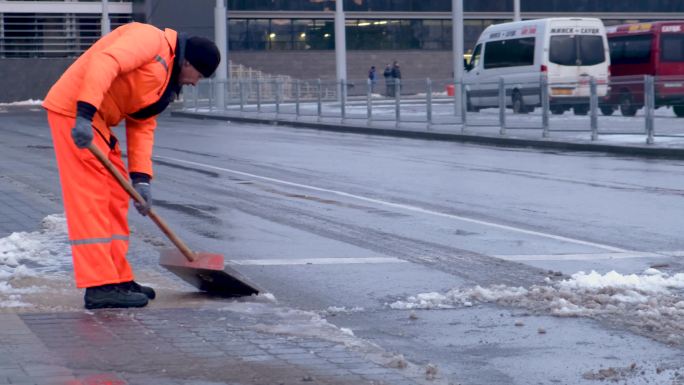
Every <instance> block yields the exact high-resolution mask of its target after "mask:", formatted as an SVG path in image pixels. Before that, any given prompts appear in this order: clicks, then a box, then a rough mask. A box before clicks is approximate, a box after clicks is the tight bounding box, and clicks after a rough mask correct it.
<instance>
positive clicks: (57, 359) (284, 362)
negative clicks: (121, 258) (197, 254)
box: [0, 309, 442, 385]
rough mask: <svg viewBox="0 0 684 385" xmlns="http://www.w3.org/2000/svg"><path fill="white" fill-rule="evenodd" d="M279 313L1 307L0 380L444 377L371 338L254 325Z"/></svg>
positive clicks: (268, 382) (385, 380)
mask: <svg viewBox="0 0 684 385" xmlns="http://www.w3.org/2000/svg"><path fill="white" fill-rule="evenodd" d="M276 322H278V321H277V320H274V319H272V318H271V319H269V317H265V316H264V315H249V314H245V313H239V312H237V313H236V312H230V311H225V310H218V309H202V310H193V309H140V310H133V311H129V310H126V311H122V310H101V311H97V312H87V311H83V312H71V313H39V314H20V315H15V314H0V340H1V341H3V343H2V344H1V345H0V357H2V359H0V384H35V385H52V384H60V385H61V384H69V385H88V384H98V385H99V384H117V385H122V384H131V385H132V384H140V385H153V384H159V385H161V384H164V385H175V384H188V385H208V384H231V385H246V384H263V385H279V384H282V385H294V384H300V385H302V384H303V385H306V384H330V385H338V384H339V385H342V384H349V385H351V384H354V385H359V384H377V385H379V384H388V385H389V384H391V385H408V384H424V383H431V384H439V383H442V382H441V381H440V380H439V378H437V379H434V380H431V381H429V380H427V379H426V378H425V374H424V371H423V372H422V373H421V368H420V367H417V366H415V365H414V366H413V367H411V366H409V367H403V366H405V365H404V364H397V365H393V364H391V363H392V361H391V360H389V357H388V356H383V354H382V352H381V351H380V350H379V348H377V347H374V346H373V345H368V344H365V345H364V344H363V343H361V344H358V345H355V346H347V345H346V344H342V343H340V342H339V341H331V340H327V339H324V338H320V337H316V336H307V335H299V336H297V335H292V334H281V333H273V332H268V331H265V330H259V327H255V326H260V327H261V328H267V327H268V325H269V324H270V325H271V326H274V325H275V324H274V323H276ZM383 360H385V362H380V361H383ZM394 362H399V361H394ZM402 367H403V368H402ZM421 376H422V377H421Z"/></svg>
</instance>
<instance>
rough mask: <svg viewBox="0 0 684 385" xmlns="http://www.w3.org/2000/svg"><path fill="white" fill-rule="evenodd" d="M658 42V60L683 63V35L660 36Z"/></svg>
mask: <svg viewBox="0 0 684 385" xmlns="http://www.w3.org/2000/svg"><path fill="white" fill-rule="evenodd" d="M661 39H662V40H661V41H660V60H661V61H669V62H684V35H669V34H668V35H666V34H663V35H662V38H661Z"/></svg>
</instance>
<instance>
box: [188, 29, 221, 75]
mask: <svg viewBox="0 0 684 385" xmlns="http://www.w3.org/2000/svg"><path fill="white" fill-rule="evenodd" d="M185 59H186V60H187V61H189V62H190V64H192V66H193V67H195V69H196V70H197V71H199V72H200V73H201V74H202V76H204V77H205V78H208V77H210V76H211V75H212V74H213V73H214V71H216V67H218V65H219V62H220V61H221V54H220V53H219V50H218V48H217V47H216V44H214V42H213V41H211V40H209V39H206V38H203V37H199V36H193V37H190V38H188V41H187V43H186V44H185Z"/></svg>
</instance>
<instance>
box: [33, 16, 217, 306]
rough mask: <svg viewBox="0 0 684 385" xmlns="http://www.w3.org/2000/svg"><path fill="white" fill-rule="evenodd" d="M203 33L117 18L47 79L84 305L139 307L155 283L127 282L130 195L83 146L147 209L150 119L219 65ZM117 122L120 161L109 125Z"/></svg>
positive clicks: (48, 107) (144, 212)
mask: <svg viewBox="0 0 684 385" xmlns="http://www.w3.org/2000/svg"><path fill="white" fill-rule="evenodd" d="M220 60H221V59H220V54H219V51H218V49H217V47H216V45H215V44H214V43H213V42H211V41H210V40H208V39H205V38H202V37H197V36H193V37H189V36H187V35H185V34H182V33H177V32H176V31H174V30H171V29H166V30H163V31H162V30H160V29H157V28H156V27H154V26H151V25H148V24H142V23H130V24H126V25H123V26H121V27H119V28H117V29H115V30H114V31H112V32H111V33H109V34H107V35H106V36H104V37H102V38H101V39H100V40H98V41H97V42H96V43H95V44H93V46H92V47H90V48H89V49H88V50H87V51H85V52H84V53H83V54H82V55H81V56H80V57H79V58H78V59H77V60H76V61H75V62H74V63H73V64H72V65H71V66H70V67H69V68H68V69H67V70H66V72H65V73H64V74H63V75H62V76H61V78H60V79H59V80H58V81H57V82H56V83H55V84H54V85H53V86H52V88H51V89H50V91H49V92H48V94H47V96H46V97H45V101H44V102H43V107H44V108H45V109H46V110H47V118H48V123H49V125H50V129H51V132H52V139H53V142H54V148H55V154H56V157H57V166H58V168H59V175H60V181H61V185H62V196H63V201H64V208H65V211H66V219H67V227H68V230H69V242H70V244H71V252H72V256H73V263H74V275H75V279H76V286H77V287H79V288H85V289H86V290H85V295H84V301H85V307H86V308H88V309H96V308H127V307H143V306H145V305H147V303H148V300H149V299H154V297H155V292H154V289H152V288H150V287H147V286H142V285H140V284H138V283H137V282H135V280H134V276H133V272H132V269H131V267H130V266H129V264H128V261H127V260H126V253H127V251H128V237H129V227H128V205H129V197H128V194H127V193H126V192H125V191H124V189H123V188H122V187H121V186H119V184H118V183H117V181H116V180H115V179H114V177H113V176H111V174H109V172H108V171H107V170H106V169H105V168H104V166H102V165H101V164H100V163H99V161H98V160H97V158H95V157H94V155H92V153H91V152H90V151H89V150H88V149H87V147H88V146H89V145H90V144H91V143H94V145H95V146H97V147H98V148H99V149H100V150H101V151H102V152H103V153H104V154H106V156H107V157H108V158H109V160H111V162H112V163H113V164H114V165H115V167H116V168H117V169H118V170H119V171H120V172H121V173H122V174H123V175H130V178H131V181H132V183H133V187H134V188H135V189H136V191H138V193H140V195H141V196H142V197H143V198H144V199H145V202H146V204H144V205H143V204H138V203H137V202H136V203H135V206H136V208H137V209H138V211H139V212H140V213H141V214H142V215H147V213H148V212H149V209H150V205H151V203H152V201H151V189H150V181H151V180H152V177H153V172H152V147H153V144H154V130H155V127H156V125H157V123H156V116H157V115H158V114H159V113H161V112H162V111H163V110H164V109H165V108H166V107H167V106H168V105H169V103H170V102H171V101H172V100H173V99H174V98H175V97H176V96H177V95H178V93H179V92H180V89H181V86H183V85H193V86H194V85H196V84H197V82H198V81H199V79H201V78H203V77H205V78H206V77H210V76H211V75H212V74H213V73H214V71H215V70H216V67H217V66H218V64H219V62H220ZM121 121H125V123H126V141H127V155H128V165H127V166H126V165H124V162H123V160H122V158H121V149H120V148H119V141H118V140H117V138H116V136H114V133H113V132H112V127H114V126H116V125H118V124H119V123H120V122H121Z"/></svg>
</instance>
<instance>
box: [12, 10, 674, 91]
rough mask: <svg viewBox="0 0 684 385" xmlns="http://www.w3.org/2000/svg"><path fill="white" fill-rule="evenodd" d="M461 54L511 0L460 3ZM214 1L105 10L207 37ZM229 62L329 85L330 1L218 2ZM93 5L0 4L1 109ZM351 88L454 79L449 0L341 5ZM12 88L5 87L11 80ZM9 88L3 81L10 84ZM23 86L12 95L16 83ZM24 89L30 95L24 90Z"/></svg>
mask: <svg viewBox="0 0 684 385" xmlns="http://www.w3.org/2000/svg"><path fill="white" fill-rule="evenodd" d="M463 1H464V11H465V15H464V28H463V29H464V41H465V48H466V50H468V49H469V48H471V47H472V46H473V44H474V42H475V41H476V40H477V37H478V36H479V34H480V32H481V31H482V30H483V29H484V28H486V27H487V26H488V25H490V24H495V23H501V22H505V21H510V20H511V19H512V17H513V0H463ZM520 3H521V14H522V17H523V19H533V18H542V17H554V16H557V17H558V16H577V17H579V16H590V17H599V18H601V19H602V20H603V21H604V23H605V24H606V25H613V24H622V23H631V22H640V21H650V20H672V19H684V1H682V0H630V1H624V0H602V1H596V0H573V1H567V0H520ZM215 5H216V0H193V1H188V0H133V1H120V0H119V1H116V0H110V1H108V2H107V8H108V13H109V20H110V23H111V26H112V28H115V27H117V26H118V25H120V24H123V23H127V22H129V21H132V20H137V21H144V22H148V23H151V24H154V25H156V26H159V27H170V28H174V29H177V30H182V31H186V32H189V33H192V34H197V35H203V36H207V37H210V38H213V37H214V7H215ZM226 5H227V15H226V17H227V20H228V46H229V59H230V60H231V61H232V62H233V63H239V64H242V65H245V66H247V67H250V68H253V69H255V70H259V71H263V72H266V73H270V74H275V75H289V76H292V77H296V78H300V79H315V78H323V79H332V78H334V77H335V53H334V48H335V46H334V42H335V35H334V34H335V30H334V20H333V19H334V11H335V1H334V0H226ZM102 6H103V3H101V2H99V1H93V0H91V1H87V0H84V1H73V0H72V1H18V0H15V1H12V0H10V1H0V71H2V73H3V74H6V73H13V74H16V76H13V77H10V78H11V79H10V80H3V82H4V83H5V84H0V102H5V101H11V100H22V99H28V98H42V96H43V95H44V93H45V91H47V87H49V84H51V83H52V82H54V80H56V78H57V77H58V76H59V74H60V73H61V71H63V70H64V68H66V67H67V66H68V65H69V64H70V63H71V62H72V61H73V60H74V58H75V57H77V56H78V55H79V54H80V53H81V52H82V51H83V50H85V49H86V48H87V47H88V46H90V44H92V43H93V42H94V41H95V40H96V39H97V38H98V37H99V33H100V26H101V23H102ZM344 10H345V16H346V42H347V50H348V53H347V61H348V63H347V68H348V77H349V79H350V80H355V79H358V80H362V79H365V77H366V74H367V71H368V68H369V67H370V66H371V65H374V66H375V67H376V68H378V70H379V72H382V69H383V68H384V66H385V64H388V63H391V62H393V61H395V60H396V61H399V62H400V63H401V65H402V72H403V78H404V79H411V78H414V79H424V78H426V77H432V78H434V79H438V78H442V79H447V78H450V77H452V73H451V71H452V68H453V65H452V63H453V62H452V60H453V59H452V53H451V47H452V38H451V36H452V25H451V0H430V1H425V0H344ZM13 81H14V82H16V84H15V83H11V82H13ZM8 82H10V83H9V84H8ZM20 84H21V85H22V87H19V85H20ZM25 84H32V85H33V87H29V88H27V87H25V86H23V85H25Z"/></svg>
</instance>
